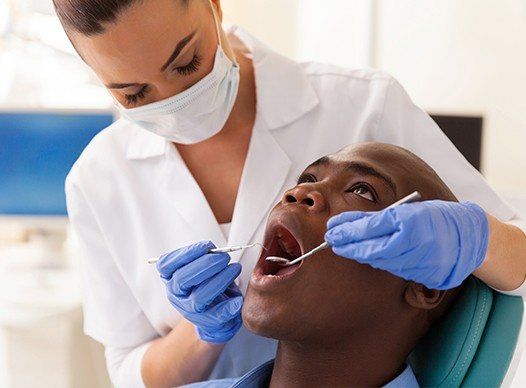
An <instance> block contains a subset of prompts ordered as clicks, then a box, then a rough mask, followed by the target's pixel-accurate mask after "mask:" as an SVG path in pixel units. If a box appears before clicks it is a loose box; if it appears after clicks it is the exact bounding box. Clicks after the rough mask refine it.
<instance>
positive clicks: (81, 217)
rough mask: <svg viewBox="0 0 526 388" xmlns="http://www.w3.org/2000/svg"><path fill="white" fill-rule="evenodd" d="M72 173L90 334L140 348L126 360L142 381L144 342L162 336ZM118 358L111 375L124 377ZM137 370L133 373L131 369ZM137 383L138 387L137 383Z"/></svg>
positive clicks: (69, 188)
mask: <svg viewBox="0 0 526 388" xmlns="http://www.w3.org/2000/svg"><path fill="white" fill-rule="evenodd" d="M71 176H72V174H70V176H68V179H67V181H66V198H67V205H68V215H69V218H70V222H71V226H72V228H73V231H74V232H75V236H76V238H77V242H78V247H79V262H80V263H79V264H80V271H81V275H82V294H83V310H84V332H85V333H86V334H87V335H88V336H90V337H92V338H93V339H95V340H96V341H98V342H100V343H102V344H103V345H104V346H105V348H127V349H133V348H137V351H134V352H133V356H130V358H129V360H128V358H127V359H126V369H128V373H129V376H128V381H127V384H126V386H131V385H129V384H130V383H131V381H132V380H133V381H134V384H135V385H140V384H142V379H141V378H140V360H139V356H141V354H143V353H141V352H140V351H139V350H141V351H142V350H143V349H144V348H143V347H142V346H143V345H144V344H147V343H148V342H150V341H152V340H153V339H154V338H156V337H158V333H157V332H156V331H155V329H154V328H153V327H152V325H151V324H150V322H149V321H148V319H147V318H146V316H145V315H144V313H143V311H142V309H141V307H140V306H139V304H138V303H137V300H136V299H135V297H134V296H133V294H132V291H131V290H130V288H129V287H128V285H127V284H126V282H125V280H124V279H123V277H122V275H121V273H120V272H119V270H118V268H117V266H116V265H115V262H114V261H113V259H112V256H111V253H110V252H109V249H108V248H107V244H106V241H105V239H104V237H103V234H102V233H101V231H100V228H99V224H98V223H97V220H96V217H95V216H94V215H93V214H94V213H93V211H92V209H91V208H90V206H89V201H88V200H87V199H86V198H85V196H84V195H83V193H82V190H81V187H80V185H79V184H76V183H74V181H75V179H73V178H72V177H71ZM141 357H142V356H141ZM115 360H116V359H114V360H113V361H112V363H111V365H112V368H113V369H112V370H110V371H109V373H110V375H114V376H116V375H122V374H121V373H118V372H117V370H119V369H120V367H119V366H118V365H117V363H116V362H115ZM122 360H123V362H124V360H125V359H124V358H123V359H122ZM131 369H134V371H133V372H131V371H130V370H131ZM135 385H134V386H135Z"/></svg>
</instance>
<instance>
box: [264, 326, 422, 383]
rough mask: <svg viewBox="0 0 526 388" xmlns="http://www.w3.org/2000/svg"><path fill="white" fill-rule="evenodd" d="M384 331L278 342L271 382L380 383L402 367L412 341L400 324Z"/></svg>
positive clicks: (395, 374)
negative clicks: (307, 340)
mask: <svg viewBox="0 0 526 388" xmlns="http://www.w3.org/2000/svg"><path fill="white" fill-rule="evenodd" d="M387 330H388V331H389V332H387V331H386V330H383V331H381V332H380V331H379V330H369V331H368V332H367V333H364V332H360V333H354V334H353V335H352V336H349V337H348V338H332V337H331V338H329V337H327V338H323V339H321V340H318V341H312V342H310V341H309V342H308V343H307V342H287V341H280V342H279V346H278V352H277V354H276V361H275V364H274V370H273V373H272V380H271V384H270V385H271V387H303V386H376V387H379V386H383V385H385V384H387V383H388V382H390V381H391V380H393V379H394V378H395V377H396V376H397V375H398V374H399V373H400V372H401V371H402V370H403V367H404V362H405V360H406V358H407V356H408V354H409V353H410V351H411V349H412V348H413V347H414V342H415V341H414V338H413V335H412V334H410V333H408V332H407V331H406V330H401V328H400V327H398V328H394V329H393V328H388V329H387ZM396 331H398V332H396Z"/></svg>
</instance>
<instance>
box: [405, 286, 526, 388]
mask: <svg viewBox="0 0 526 388" xmlns="http://www.w3.org/2000/svg"><path fill="white" fill-rule="evenodd" d="M523 310H524V304H523V300H522V298H520V297H514V296H507V295H502V294H500V293H497V292H496V291H493V290H492V289H491V288H489V287H488V286H486V285H485V284H484V283H482V282H481V281H479V280H478V279H476V278H474V277H470V278H468V279H467V280H466V281H465V282H464V286H463V289H462V291H461V293H460V294H459V296H458V299H457V300H456V301H455V303H454V304H453V305H452V306H451V308H450V310H449V311H448V312H447V313H446V315H445V316H444V317H443V318H442V319H441V320H440V321H439V322H437V323H435V324H434V325H433V327H432V328H431V329H430V330H429V333H428V334H427V335H426V336H425V337H424V338H423V339H422V340H421V341H420V342H419V344H418V345H417V347H416V348H415V349H414V351H413V353H412V354H411V355H410V357H409V360H408V361H409V364H410V365H411V367H412V368H413V370H414V372H415V375H416V377H417V380H418V382H419V384H420V386H422V387H460V386H462V387H499V386H500V385H501V384H502V383H503V381H504V378H505V377H506V374H507V372H508V368H510V364H511V361H512V357H513V356H514V352H515V348H516V346H517V342H518V339H519V332H520V329H521V323H522V316H523Z"/></svg>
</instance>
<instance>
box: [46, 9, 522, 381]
mask: <svg viewBox="0 0 526 388" xmlns="http://www.w3.org/2000/svg"><path fill="white" fill-rule="evenodd" d="M54 4H55V7H56V10H57V14H58V16H59V18H60V20H61V22H62V24H63V26H64V28H65V30H66V32H67V34H68V36H69V38H70V39H71V41H72V43H73V44H74V46H75V48H76V49H77V51H78V53H79V55H80V56H81V57H82V58H83V60H84V61H85V62H86V63H87V64H88V65H89V66H90V67H91V68H92V69H93V70H94V71H95V73H96V74H97V75H98V77H99V78H100V80H101V81H102V82H103V83H104V84H105V85H106V87H107V88H108V90H109V91H110V93H111V94H112V95H113V97H114V98H115V100H116V103H117V105H118V107H119V109H120V111H121V114H122V118H121V119H120V120H118V121H117V122H116V123H114V124H113V125H112V126H110V127H109V128H107V129H106V130H104V131H103V132H102V133H101V134H99V135H98V136H97V137H96V138H95V139H94V140H93V141H92V143H91V144H90V145H89V146H88V147H87V149H86V150H85V152H84V153H83V155H82V156H81V157H80V159H79V160H78V161H77V163H76V164H75V166H74V168H73V169H72V171H71V173H70V175H69V176H68V179H67V182H66V191H67V199H68V209H69V214H70V218H71V223H72V226H73V228H74V230H75V231H76V234H77V236H78V238H79V244H80V249H81V252H82V259H81V264H82V273H83V278H84V282H83V283H84V297H85V298H84V313H85V332H86V333H87V334H88V335H90V336H91V337H93V338H94V339H96V340H97V341H99V342H101V343H102V344H104V346H105V349H106V358H107V364H108V369H109V372H110V376H111V378H112V381H113V383H114V384H115V385H116V386H119V387H134V386H143V385H148V386H175V385H181V384H184V383H190V382H193V381H197V380H204V379H207V378H209V377H213V378H222V377H230V376H239V375H241V374H243V373H244V372H246V371H248V370H249V369H251V368H252V367H254V366H257V365H259V364H260V363H262V362H263V361H265V360H267V359H270V358H272V357H273V356H274V352H275V343H274V342H273V341H271V340H267V339H263V338H258V337H256V336H253V335H251V334H250V333H248V332H247V331H245V330H244V329H243V327H242V325H241V318H240V309H241V306H242V301H243V299H242V291H243V290H244V289H245V287H246V285H247V281H248V278H249V275H250V273H251V271H252V268H253V266H254V263H255V260H256V259H257V257H258V256H259V250H258V249H255V248H254V249H249V250H246V251H245V252H243V253H235V254H232V255H231V256H228V255H226V254H215V255H214V254H208V250H209V249H210V248H211V247H212V246H213V244H212V243H211V242H208V240H211V241H213V242H214V243H215V244H216V245H217V246H223V245H227V244H229V245H242V244H246V243H249V242H258V241H261V239H262V234H263V231H264V227H265V222H264V221H265V218H266V215H267V214H268V212H269V210H270V209H271V207H272V205H273V204H274V203H276V202H277V201H278V199H279V198H280V195H281V193H282V192H283V191H284V190H285V189H287V188H289V187H291V186H293V185H294V184H295V178H296V177H297V176H298V174H299V173H300V172H301V170H302V169H303V168H304V167H305V166H306V165H307V164H309V163H310V162H312V161H313V160H315V159H317V158H318V157H320V156H322V155H325V154H328V153H331V152H334V151H336V150H338V149H339V148H341V147H343V146H344V145H346V144H350V143H353V142H359V141H367V140H375V141H382V142H388V143H393V144H397V145H400V146H403V147H405V148H408V149H410V150H412V151H413V152H415V153H416V154H418V155H419V156H421V157H422V158H423V159H425V160H426V161H427V162H428V163H429V164H430V165H431V166H433V167H434V168H435V169H436V170H437V172H438V173H439V174H440V175H441V177H442V178H443V179H444V180H445V181H446V183H447V184H448V185H449V186H450V187H451V188H452V190H453V191H454V192H455V194H456V196H457V197H458V198H459V199H461V200H464V201H465V200H469V201H471V202H473V203H477V204H478V205H474V204H472V203H461V204H449V203H432V204H427V205H424V204H415V205H412V206H414V208H406V209H411V210H414V211H402V209H401V210H400V211H399V212H395V213H383V212H380V213H378V214H374V215H371V214H354V213H351V214H344V215H342V216H340V217H337V218H335V219H333V220H331V222H330V223H329V231H328V233H327V236H326V239H327V241H329V242H330V243H331V245H332V246H333V249H334V250H335V251H336V252H337V253H338V254H340V255H341V256H344V257H353V258H354V257H355V256H357V257H358V259H360V260H362V261H367V260H369V262H370V264H371V265H376V266H380V267H381V266H382V264H379V262H380V261H375V258H377V257H379V256H382V255H383V256H387V257H390V258H394V259H396V260H397V263H398V265H397V266H396V268H402V269H403V270H402V273H403V275H404V276H407V277H408V278H411V279H415V280H417V281H421V282H423V283H424V284H429V285H430V286H439V287H444V288H447V287H452V286H454V285H455V284H457V283H458V281H459V280H461V279H463V278H465V277H466V276H468V274H469V273H471V272H473V271H475V275H476V276H478V277H479V278H480V279H482V280H483V281H485V282H486V283H488V284H489V285H490V286H492V287H495V288H497V289H501V290H515V291H514V292H515V293H521V292H523V290H521V288H520V286H521V284H522V283H523V282H524V278H525V274H526V256H525V255H526V254H525V252H526V237H525V235H524V233H523V232H522V231H521V229H519V228H518V227H516V226H514V225H513V224H518V223H519V222H520V220H519V219H518V217H517V215H516V214H515V213H514V211H513V210H512V209H510V208H509V207H508V206H507V205H506V204H504V203H503V202H502V200H501V199H500V198H499V197H498V196H497V195H496V194H495V193H494V192H493V191H492V190H491V189H490V188H489V187H488V185H487V184H486V182H485V181H484V179H483V178H482V177H481V176H480V175H479V174H478V173H477V172H476V171H475V170H474V169H473V168H472V167H471V166H470V165H469V164H468V163H467V162H466V160H465V159H464V158H463V157H462V156H461V155H460V154H459V153H458V151H457V150H456V149H455V148H454V147H453V145H452V144H451V143H450V142H449V141H448V140H447V138H446V137H445V136H444V135H443V134H442V132H441V131H440V129H439V128H438V127H437V126H436V125H435V124H434V123H433V121H432V120H431V119H430V118H429V116H428V115H427V114H425V113H424V112H423V111H422V110H420V109H419V108H417V107H416V106H415V105H414V104H413V103H412V102H411V100H410V99H409V97H408V96H407V94H406V93H405V91H404V90H403V88H402V87H401V86H400V85H399V84H398V83H397V82H396V81H395V80H394V79H392V78H391V77H390V76H388V75H386V74H384V73H381V72H377V71H351V70H346V69H340V68H337V67H334V66H329V65H321V64H315V63H311V64H299V63H296V62H294V61H291V60H289V59H287V58H284V57H283V56H281V55H279V54H277V53H275V52H273V51H272V50H271V49H270V48H268V47H266V46H265V45H263V44H262V43H260V42H259V41H258V40H256V39H255V38H253V37H252V36H251V35H249V34H248V33H247V32H245V31H244V30H242V29H241V28H238V27H234V28H232V29H230V30H229V31H227V32H225V31H224V30H223V29H222V28H221V19H222V12H221V6H220V1H219V0H142V1H139V0H104V1H102V0H54ZM276 4H277V3H276ZM267 22H269V23H271V21H267ZM357 195H358V194H357ZM482 209H484V210H482ZM490 214H491V215H490ZM375 217H376V218H375ZM378 224H382V225H385V230H380V229H381V228H378V227H376V228H375V227H371V226H374V225H378ZM429 225H436V226H437V230H438V231H440V233H437V232H436V231H433V230H430V226H429ZM431 233H434V234H431ZM385 236H392V238H387V239H386V238H385ZM407 236H411V239H410V240H411V245H410V246H408V245H407V243H406V245H401V244H400V241H404V240H407V239H406V237H407ZM430 236H435V237H436V238H435V239H432V238H430ZM196 241H204V242H201V243H195V242H196ZM364 241H365V242H366V244H364V243H363V242H364ZM181 246H184V247H185V248H182V249H179V250H177V251H175V252H173V253H171V254H168V255H165V256H163V258H162V260H161V261H160V262H159V264H158V267H157V269H156V268H154V267H152V266H148V265H147V264H146V258H148V257H152V256H156V255H160V254H163V253H166V252H169V251H171V250H173V249H174V247H181ZM364 247H368V248H367V249H369V251H367V252H366V249H365V248H364ZM375 247H376V248H375ZM418 250H420V252H424V253H425V252H429V251H432V250H438V251H440V252H444V253H445V254H444V257H446V258H447V259H448V260H444V261H443V262H441V263H438V264H437V263H428V262H426V261H425V257H426V255H425V254H422V255H417V256H416V257H413V256H412V255H411V254H410V252H412V251H418ZM360 253H361V254H362V255H360ZM421 258H424V259H422V260H423V262H418V260H420V259H421ZM371 260H372V261H371ZM422 260H421V261H422ZM229 262H230V263H231V264H228V263H229ZM396 268H389V267H388V268H386V269H387V270H390V271H393V272H395V271H396ZM159 272H160V273H161V280H159ZM236 279H237V280H236ZM234 281H235V282H234ZM166 294H168V298H166Z"/></svg>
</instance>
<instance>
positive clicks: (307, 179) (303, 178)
mask: <svg viewBox="0 0 526 388" xmlns="http://www.w3.org/2000/svg"><path fill="white" fill-rule="evenodd" d="M317 181H318V180H317V179H316V177H315V176H314V175H312V174H309V173H306V172H304V173H303V174H301V175H300V177H299V178H298V183H297V184H298V185H301V184H302V183H314V182H317Z"/></svg>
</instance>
